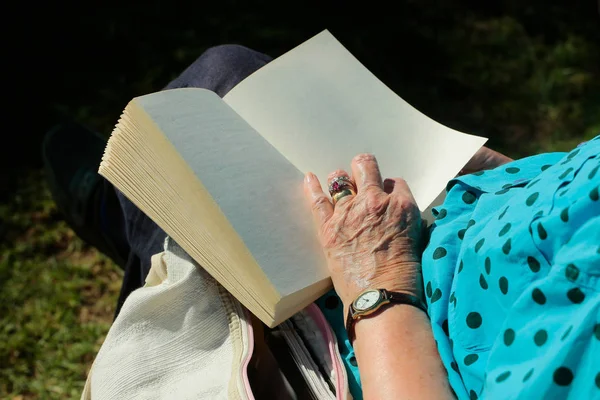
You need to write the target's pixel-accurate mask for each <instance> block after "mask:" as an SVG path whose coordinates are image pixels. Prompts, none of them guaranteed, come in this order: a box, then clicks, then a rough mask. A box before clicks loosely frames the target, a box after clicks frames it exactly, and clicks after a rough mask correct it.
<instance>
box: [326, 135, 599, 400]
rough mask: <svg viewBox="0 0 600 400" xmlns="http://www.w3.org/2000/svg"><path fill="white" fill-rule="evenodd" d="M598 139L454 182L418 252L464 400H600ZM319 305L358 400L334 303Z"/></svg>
mask: <svg viewBox="0 0 600 400" xmlns="http://www.w3.org/2000/svg"><path fill="white" fill-rule="evenodd" d="M599 169H600V136H598V137H596V138H595V139H594V140H591V141H589V142H586V143H584V144H582V145H580V146H579V147H577V148H576V149H574V150H573V151H571V152H570V153H568V154H565V153H550V154H541V155H537V156H533V157H528V158H524V159H521V160H517V161H514V162H512V163H510V164H506V165H503V166H501V167H499V168H496V169H494V170H489V171H482V172H478V173H475V174H471V175H465V176H462V177H459V178H456V179H454V180H452V181H450V182H449V184H448V186H447V195H446V200H445V201H444V203H443V205H442V206H440V207H437V208H435V209H434V215H435V216H436V221H435V223H434V224H433V225H432V226H431V228H430V229H431V231H430V240H429V244H428V245H427V248H426V249H425V251H424V253H423V261H422V263H423V282H424V285H425V294H426V299H427V304H428V306H429V315H430V318H431V324H432V329H433V335H434V338H435V340H436V343H437V346H438V350H439V353H440V356H441V359H442V362H443V363H444V366H445V367H446V369H447V371H448V379H449V381H450V384H451V386H452V389H453V390H454V392H455V393H456V395H457V397H458V398H459V399H477V398H485V399H515V398H527V399H528V398H539V399H542V398H543V399H564V398H572V399H592V398H596V399H600V201H599V189H600V171H599ZM335 300H336V297H335V293H333V292H331V293H329V294H327V295H325V296H323V297H322V298H321V299H319V300H318V301H317V304H318V305H319V306H320V308H321V309H322V310H323V312H324V314H325V316H326V318H328V319H329V321H330V323H331V324H332V327H333V329H334V331H335V333H336V335H337V337H338V342H339V345H340V349H341V353H342V357H343V358H344V361H345V363H346V368H347V370H348V375H349V381H350V382H349V383H350V390H351V392H352V394H353V396H354V397H355V398H357V399H360V398H362V395H361V391H360V376H359V373H358V368H357V366H356V359H355V358H354V353H353V351H352V347H351V346H350V344H349V342H348V339H347V336H346V333H345V330H344V318H343V316H342V315H341V314H342V313H341V304H340V303H339V301H335Z"/></svg>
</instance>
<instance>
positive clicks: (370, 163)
mask: <svg viewBox="0 0 600 400" xmlns="http://www.w3.org/2000/svg"><path fill="white" fill-rule="evenodd" d="M352 177H353V178H354V182H355V183H356V186H357V189H358V191H359V192H360V191H361V190H365V189H367V188H369V187H375V188H380V189H383V183H382V182H381V173H380V172H379V165H378V164H377V159H376V158H375V156H374V155H373V154H368V153H364V154H359V155H357V156H356V157H354V158H353V159H352Z"/></svg>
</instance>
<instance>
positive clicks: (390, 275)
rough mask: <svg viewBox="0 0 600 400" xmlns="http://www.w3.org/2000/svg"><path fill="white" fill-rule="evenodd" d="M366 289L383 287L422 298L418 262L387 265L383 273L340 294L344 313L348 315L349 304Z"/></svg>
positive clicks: (421, 282) (421, 280) (419, 265)
mask: <svg viewBox="0 0 600 400" xmlns="http://www.w3.org/2000/svg"><path fill="white" fill-rule="evenodd" d="M367 289H385V290H387V291H388V292H398V293H406V294H409V295H411V296H414V297H416V298H419V299H423V278H422V275H421V263H420V262H406V263H402V264H395V265H393V266H390V267H387V268H386V271H385V273H381V274H378V275H377V276H376V277H374V278H372V279H370V280H368V281H366V282H363V283H362V284H361V285H356V286H354V287H352V288H351V289H350V290H347V291H346V293H345V296H340V297H341V299H342V303H343V305H344V315H348V310H349V309H350V305H351V304H352V302H353V301H354V300H356V298H357V297H358V296H359V295H360V294H361V293H362V292H364V291H365V290H367Z"/></svg>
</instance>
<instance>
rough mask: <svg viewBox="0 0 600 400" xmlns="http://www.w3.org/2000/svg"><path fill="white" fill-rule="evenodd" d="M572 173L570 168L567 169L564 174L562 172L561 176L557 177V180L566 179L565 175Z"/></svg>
mask: <svg viewBox="0 0 600 400" xmlns="http://www.w3.org/2000/svg"><path fill="white" fill-rule="evenodd" d="M572 171H573V168H572V167H569V168H567V169H566V170H565V172H563V173H562V174H560V176H559V177H558V179H564V178H566V177H567V175H569V174H570V173H571V172H572Z"/></svg>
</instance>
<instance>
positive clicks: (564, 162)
mask: <svg viewBox="0 0 600 400" xmlns="http://www.w3.org/2000/svg"><path fill="white" fill-rule="evenodd" d="M570 162H571V159H566V160H565V161H563V162H561V163H560V165H565V164H568V163H570Z"/></svg>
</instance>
